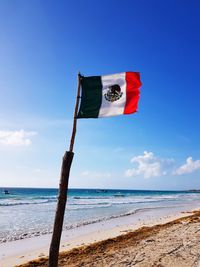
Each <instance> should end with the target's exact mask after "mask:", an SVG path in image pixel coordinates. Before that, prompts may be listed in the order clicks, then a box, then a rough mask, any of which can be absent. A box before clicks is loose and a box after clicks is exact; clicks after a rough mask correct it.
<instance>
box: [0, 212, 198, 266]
mask: <svg viewBox="0 0 200 267" xmlns="http://www.w3.org/2000/svg"><path fill="white" fill-rule="evenodd" d="M187 208H188V207H187ZM195 209H197V207H193V209H187V210H186V207H185V211H180V210H179V211H176V212H175V211H174V212H171V215H170V214H166V211H164V212H163V211H162V212H161V211H157V215H156V214H155V210H153V211H151V210H149V211H148V212H146V213H145V214H142V213H141V214H140V213H138V214H137V215H138V217H137V216H135V214H133V215H130V216H127V218H120V219H119V218H117V219H111V220H110V221H109V222H99V223H96V224H93V225H86V226H83V227H81V228H80V229H71V230H68V231H63V234H62V240H61V245H60V252H62V253H63V252H64V251H65V252H66V251H70V250H71V249H77V248H79V247H83V246H88V245H91V244H95V243H96V242H103V241H105V240H108V239H113V238H117V237H119V236H123V235H124V234H126V233H129V232H133V231H137V230H138V229H141V227H154V226H156V225H160V224H166V223H169V222H172V221H174V220H177V219H180V218H184V217H187V216H188V214H192V212H193V211H194V210H195ZM183 212H184V213H183ZM191 216H192V215H191ZM136 217H137V218H136ZM97 229H98V230H97ZM69 236H70V237H69ZM50 239H51V234H47V235H42V236H39V237H33V238H27V239H22V240H17V241H11V242H6V243H2V244H0V251H1V253H0V261H1V267H11V266H12V267H13V266H15V265H20V264H25V263H26V262H28V261H32V260H35V259H39V258H42V257H47V256H48V249H49V243H50Z"/></svg>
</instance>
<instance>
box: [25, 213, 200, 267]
mask: <svg viewBox="0 0 200 267" xmlns="http://www.w3.org/2000/svg"><path fill="white" fill-rule="evenodd" d="M199 240H200V211H195V212H193V214H192V215H189V216H185V217H182V218H179V219H176V220H173V221H171V222H168V223H165V224H160V225H155V226H151V227H142V228H140V229H138V230H135V231H133V232H129V233H127V234H124V235H121V236H118V237H116V238H110V239H107V240H105V241H101V242H97V243H94V244H92V245H89V246H83V247H80V248H77V249H73V250H71V251H68V252H63V253H61V254H60V258H59V266H63V267H65V266H141V267H143V266H144V267H147V266H154V267H155V266H157V267H158V266H159V267H162V266H163V267H164V266H169V267H173V266H174V267H178V266H180V267H184V266H185V267H189V266H200V242H199ZM30 266H48V265H47V259H46V258H42V259H40V260H36V261H32V262H29V263H27V264H24V265H20V267H30Z"/></svg>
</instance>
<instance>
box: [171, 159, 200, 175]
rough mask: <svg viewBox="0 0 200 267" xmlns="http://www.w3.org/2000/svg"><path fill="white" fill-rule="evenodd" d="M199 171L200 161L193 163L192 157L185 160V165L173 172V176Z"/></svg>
mask: <svg viewBox="0 0 200 267" xmlns="http://www.w3.org/2000/svg"><path fill="white" fill-rule="evenodd" d="M197 170H200V160H195V161H193V159H192V157H188V158H187V159H186V163H185V164H183V165H182V166H180V167H179V168H178V169H176V170H175V172H174V175H176V174H178V175H182V174H186V173H192V172H195V171H197Z"/></svg>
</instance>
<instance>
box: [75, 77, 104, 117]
mask: <svg viewBox="0 0 200 267" xmlns="http://www.w3.org/2000/svg"><path fill="white" fill-rule="evenodd" d="M81 85H82V96H81V105H80V109H79V113H78V116H77V118H98V116H99V109H100V107H101V103H102V82H101V76H92V77H82V78H81Z"/></svg>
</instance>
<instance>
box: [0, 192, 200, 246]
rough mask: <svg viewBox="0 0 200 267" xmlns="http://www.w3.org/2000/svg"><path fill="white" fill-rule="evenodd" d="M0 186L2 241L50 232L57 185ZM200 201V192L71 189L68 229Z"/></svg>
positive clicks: (0, 234) (67, 214) (65, 223)
mask: <svg viewBox="0 0 200 267" xmlns="http://www.w3.org/2000/svg"><path fill="white" fill-rule="evenodd" d="M4 190H6V188H0V242H6V241H11V240H16V239H20V238H26V237H30V236H37V235H41V234H46V233H50V232H51V231H52V227H53V221H54V215H55V209H56V201H57V194H58V190H57V189H33V188H8V189H7V190H8V192H9V194H5V191H4ZM193 204H195V205H198V204H200V193H191V192H187V191H140V190H96V189H69V193H68V203H67V209H66V212H65V221H64V229H70V228H74V227H79V226H81V225H85V224H93V223H95V222H99V221H106V220H110V219H112V218H117V217H122V216H129V215H131V214H134V213H136V212H137V210H140V211H144V212H145V211H146V210H147V209H154V208H155V209H158V208H160V209H163V208H169V209H170V208H174V207H183V206H185V207H187V206H189V205H190V206H191V205H193Z"/></svg>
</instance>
